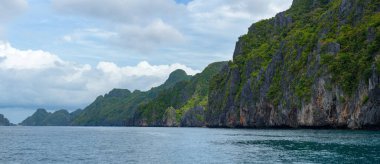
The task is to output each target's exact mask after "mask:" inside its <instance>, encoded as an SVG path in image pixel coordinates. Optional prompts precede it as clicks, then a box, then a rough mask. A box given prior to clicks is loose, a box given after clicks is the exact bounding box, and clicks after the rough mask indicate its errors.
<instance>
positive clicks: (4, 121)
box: [0, 114, 12, 126]
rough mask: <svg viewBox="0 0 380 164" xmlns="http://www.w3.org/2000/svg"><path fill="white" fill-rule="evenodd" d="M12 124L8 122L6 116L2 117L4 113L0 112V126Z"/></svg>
mask: <svg viewBox="0 0 380 164" xmlns="http://www.w3.org/2000/svg"><path fill="white" fill-rule="evenodd" d="M11 125H12V124H11V123H10V122H9V120H8V119H7V118H5V117H4V115H2V114H0V126H11Z"/></svg>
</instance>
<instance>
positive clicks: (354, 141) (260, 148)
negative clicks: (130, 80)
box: [0, 127, 380, 163]
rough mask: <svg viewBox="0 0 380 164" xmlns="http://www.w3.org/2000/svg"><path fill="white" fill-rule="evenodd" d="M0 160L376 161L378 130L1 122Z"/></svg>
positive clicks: (379, 145) (379, 159)
mask: <svg viewBox="0 0 380 164" xmlns="http://www.w3.org/2000/svg"><path fill="white" fill-rule="evenodd" d="M0 147H1V149H0V163H147V162H149V163H287V162H292V163H293V162H299V163H363V162H364V163H380V132H376V131H345V130H262V129H260V130H253V129H208V128H136V127H0Z"/></svg>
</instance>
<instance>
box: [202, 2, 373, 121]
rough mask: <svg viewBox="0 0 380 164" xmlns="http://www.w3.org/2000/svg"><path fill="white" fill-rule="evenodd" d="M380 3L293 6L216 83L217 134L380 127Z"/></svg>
mask: <svg viewBox="0 0 380 164" xmlns="http://www.w3.org/2000/svg"><path fill="white" fill-rule="evenodd" d="M379 48H380V1H379V0H294V1H293V4H292V6H291V8H290V9H289V10H287V11H285V12H282V13H279V14H277V15H276V16H275V17H274V18H271V19H267V20H262V21H259V22H257V23H255V24H253V25H252V26H251V27H250V28H249V30H248V33H247V34H245V35H243V36H241V37H240V38H239V41H238V42H237V43H236V47H235V52H234V55H233V61H231V62H229V64H228V67H225V68H224V69H223V70H222V71H221V72H220V73H219V74H218V75H217V76H215V77H214V78H213V79H212V81H211V82H210V83H211V85H210V91H209V93H210V94H209V96H208V102H209V104H208V109H207V110H206V114H205V115H206V118H205V119H206V122H207V126H210V127H334V128H336V127H342V128H347V127H348V128H373V127H380V106H379V105H380V88H379V79H380V77H379V73H380V52H379Z"/></svg>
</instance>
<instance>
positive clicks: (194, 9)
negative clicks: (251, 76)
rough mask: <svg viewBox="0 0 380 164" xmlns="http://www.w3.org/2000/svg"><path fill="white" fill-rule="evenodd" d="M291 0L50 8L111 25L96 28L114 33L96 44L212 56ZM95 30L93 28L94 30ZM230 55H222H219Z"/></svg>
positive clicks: (98, 1) (70, 3)
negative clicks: (189, 52)
mask: <svg viewBox="0 0 380 164" xmlns="http://www.w3.org/2000/svg"><path fill="white" fill-rule="evenodd" d="M291 1H292V0H265V1H264V0H233V1H231V0H207V1H205V0H193V1H191V2H189V3H188V4H187V5H184V4H179V3H176V2H175V1H174V0H128V1H124V0H109V1H107V2H105V1H102V0H82V1H78V0H65V1H60V0H53V1H52V2H53V7H54V8H55V9H56V10H57V11H59V12H60V13H62V14H72V15H80V16H83V17H84V18H88V19H94V18H95V19H97V20H101V21H106V22H107V23H106V24H110V26H104V27H99V28H104V29H103V30H104V31H112V32H113V33H115V35H113V36H112V39H110V38H101V39H103V40H104V42H101V44H103V43H107V44H109V45H113V46H118V47H122V48H124V49H126V50H127V51H130V50H137V52H138V53H140V54H141V56H142V57H146V56H148V55H149V56H151V55H150V53H147V51H148V52H149V51H150V50H159V49H173V48H175V49H177V51H181V52H177V54H180V53H184V51H192V52H194V53H197V54H204V55H214V56H215V54H228V53H226V52H231V53H232V51H233V45H234V42H235V41H236V39H237V38H238V37H239V36H240V35H242V34H244V33H246V31H247V29H248V27H249V26H250V25H251V24H252V23H253V22H255V21H258V20H260V19H265V18H269V17H272V16H274V15H275V14H276V13H278V12H280V11H283V10H286V9H287V8H288V7H289V6H290V4H291ZM74 33H75V32H74ZM95 34H96V32H94V33H93V35H95ZM115 38H116V39H115ZM64 40H66V41H72V40H75V36H74V37H73V36H72V35H70V34H69V35H66V36H64ZM80 40H81V42H77V43H80V44H86V45H90V44H87V43H88V42H93V40H92V39H91V38H90V37H87V38H84V37H81V39H80ZM184 41H186V42H184ZM226 45H232V46H226ZM215 47H219V48H217V49H216V50H214V51H215V54H210V53H209V52H208V51H209V50H207V49H210V48H215ZM206 51H207V53H204V52H206ZM217 51H218V52H217ZM167 55H169V54H167ZM229 57H230V56H226V57H224V58H223V60H225V59H227V58H229ZM189 60H191V59H189ZM219 60H220V59H219Z"/></svg>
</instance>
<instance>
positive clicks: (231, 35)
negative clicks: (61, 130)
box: [0, 0, 291, 123]
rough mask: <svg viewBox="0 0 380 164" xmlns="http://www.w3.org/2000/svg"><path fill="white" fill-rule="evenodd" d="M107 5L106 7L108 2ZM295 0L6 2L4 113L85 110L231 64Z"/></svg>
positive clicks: (20, 115)
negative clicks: (117, 95)
mask: <svg viewBox="0 0 380 164" xmlns="http://www.w3.org/2000/svg"><path fill="white" fill-rule="evenodd" d="M105 2H106V3H105ZM290 5H291V0H207V1H206V0H192V1H190V0H176V1H174V0H128V1H127V0H107V1H103V0H2V1H0V10H1V11H2V12H1V13H0V77H1V81H0V113H2V114H4V115H5V116H8V117H10V119H11V121H12V122H16V123H18V122H19V121H21V120H22V119H24V118H25V116H27V115H29V114H31V113H33V112H34V110H35V109H36V108H47V109H48V110H56V109H60V108H65V109H69V110H74V109H77V108H84V107H85V106H86V105H88V104H89V103H90V102H92V101H93V100H94V99H95V98H96V97H97V96H98V95H102V94H104V93H106V92H108V91H109V90H110V89H112V88H127V89H130V90H135V89H139V90H147V89H150V88H151V87H153V86H157V85H159V84H161V83H162V82H163V81H164V80H165V79H166V78H167V77H168V75H169V74H170V72H172V71H174V70H175V69H184V70H185V71H186V72H187V73H188V74H195V73H198V72H199V71H200V70H202V69H203V68H204V67H205V66H207V65H208V64H209V63H212V62H216V61H223V60H231V57H232V52H233V50H234V46H235V42H236V41H237V38H238V37H239V36H240V35H243V34H244V33H246V32H247V29H248V27H249V26H250V25H251V24H252V23H254V22H256V21H259V20H261V19H266V18H270V17H273V16H274V15H275V14H276V13H278V12H280V11H284V10H286V9H287V8H289V7H290Z"/></svg>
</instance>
